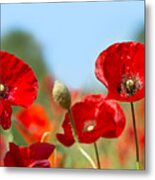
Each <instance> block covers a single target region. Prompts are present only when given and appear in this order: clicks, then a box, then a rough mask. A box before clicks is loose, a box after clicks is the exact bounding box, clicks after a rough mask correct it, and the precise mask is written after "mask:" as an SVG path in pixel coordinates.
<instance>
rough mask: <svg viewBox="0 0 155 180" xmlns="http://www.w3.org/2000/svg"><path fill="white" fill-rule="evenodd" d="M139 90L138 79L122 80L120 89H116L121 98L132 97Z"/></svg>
mask: <svg viewBox="0 0 155 180" xmlns="http://www.w3.org/2000/svg"><path fill="white" fill-rule="evenodd" d="M140 88H141V85H140V81H139V78H135V77H129V78H126V77H124V78H122V82H121V87H120V88H118V92H119V93H120V94H121V95H122V96H123V95H126V96H133V95H135V94H136V93H137V91H139V90H140Z"/></svg>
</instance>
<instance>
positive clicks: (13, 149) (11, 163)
mask: <svg viewBox="0 0 155 180" xmlns="http://www.w3.org/2000/svg"><path fill="white" fill-rule="evenodd" d="M54 149H55V145H52V144H48V143H40V142H37V143H35V144H32V145H30V146H29V147H23V146H17V145H16V144H14V143H10V150H9V151H8V152H7V153H6V156H5V158H4V165H5V166H8V167H44V168H49V167H50V163H49V161H48V158H49V157H50V155H51V154H52V153H53V151H54Z"/></svg>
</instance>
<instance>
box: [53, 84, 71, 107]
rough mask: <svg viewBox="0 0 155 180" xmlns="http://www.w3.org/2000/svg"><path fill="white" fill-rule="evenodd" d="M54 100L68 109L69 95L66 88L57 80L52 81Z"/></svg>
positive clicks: (69, 103)
mask: <svg viewBox="0 0 155 180" xmlns="http://www.w3.org/2000/svg"><path fill="white" fill-rule="evenodd" d="M52 95H53V97H54V100H55V101H56V102H57V103H58V104H59V105H60V106H61V107H63V108H64V109H69V108H70V105H71V96H70V92H69V90H68V88H67V87H66V86H65V85H64V84H62V83H61V82H59V81H55V82H54V87H53V91H52Z"/></svg>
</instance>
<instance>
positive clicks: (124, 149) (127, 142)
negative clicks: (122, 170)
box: [116, 123, 145, 165]
mask: <svg viewBox="0 0 155 180" xmlns="http://www.w3.org/2000/svg"><path fill="white" fill-rule="evenodd" d="M137 136H138V144H139V153H140V156H141V158H140V159H141V160H144V157H143V156H144V144H145V136H144V128H139V126H138V128H137ZM133 145H134V130H133V125H132V123H130V124H128V126H127V129H126V131H125V133H124V136H123V137H122V139H121V141H118V142H117V144H116V147H117V151H118V157H119V161H120V163H121V164H122V165H125V164H126V163H127V162H128V159H129V158H130V156H131V153H135V149H133V148H131V147H133Z"/></svg>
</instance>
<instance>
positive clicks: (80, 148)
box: [68, 109, 97, 169]
mask: <svg viewBox="0 0 155 180" xmlns="http://www.w3.org/2000/svg"><path fill="white" fill-rule="evenodd" d="M68 114H69V118H70V122H71V126H72V132H73V136H74V139H75V143H76V145H77V148H78V149H79V151H80V152H81V153H82V154H83V156H84V157H85V158H86V159H87V160H88V161H89V162H90V164H91V165H92V167H93V168H94V169H97V167H96V165H95V163H94V161H93V160H92V158H91V157H90V156H89V155H88V153H87V152H86V151H85V150H84V149H83V148H82V147H81V146H80V144H79V142H78V138H77V135H76V131H75V125H74V121H73V116H72V112H71V110H70V109H68Z"/></svg>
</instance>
